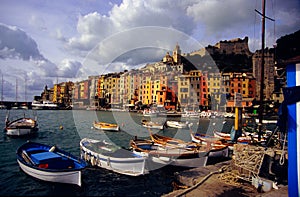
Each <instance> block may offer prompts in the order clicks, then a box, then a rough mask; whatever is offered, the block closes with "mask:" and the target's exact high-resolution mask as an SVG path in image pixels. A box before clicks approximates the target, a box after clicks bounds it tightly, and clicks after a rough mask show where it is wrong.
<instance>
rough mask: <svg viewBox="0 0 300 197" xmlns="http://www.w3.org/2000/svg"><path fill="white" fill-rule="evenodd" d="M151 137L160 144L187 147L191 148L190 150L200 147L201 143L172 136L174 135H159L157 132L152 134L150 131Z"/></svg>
mask: <svg viewBox="0 0 300 197" xmlns="http://www.w3.org/2000/svg"><path fill="white" fill-rule="evenodd" d="M150 139H151V141H152V142H154V143H156V144H160V145H163V146H168V147H176V148H185V149H190V150H193V149H197V148H199V145H198V144H197V143H194V142H185V141H183V140H181V139H176V138H172V137H168V136H162V135H158V134H157V133H156V134H152V133H151V132H150Z"/></svg>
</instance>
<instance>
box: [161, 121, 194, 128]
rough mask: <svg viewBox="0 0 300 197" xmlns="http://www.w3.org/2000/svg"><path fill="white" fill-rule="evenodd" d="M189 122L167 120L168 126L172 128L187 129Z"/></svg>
mask: <svg viewBox="0 0 300 197" xmlns="http://www.w3.org/2000/svg"><path fill="white" fill-rule="evenodd" d="M188 124H189V123H188V121H186V122H183V121H175V120H167V122H166V125H167V126H168V127H172V128H178V129H185V128H188Z"/></svg>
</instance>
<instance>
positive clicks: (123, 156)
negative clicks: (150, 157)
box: [80, 138, 149, 176]
mask: <svg viewBox="0 0 300 197" xmlns="http://www.w3.org/2000/svg"><path fill="white" fill-rule="evenodd" d="M80 149H81V157H82V158H84V159H85V160H86V161H88V162H89V163H90V164H91V165H92V166H98V167H100V168H105V169H107V170H111V171H114V172H117V173H120V174H124V175H129V176H139V175H144V174H148V173H149V172H148V170H147V169H146V158H145V157H143V156H137V155H135V154H134V153H133V152H131V151H129V150H125V149H122V148H121V147H118V146H117V145H114V144H112V143H108V142H106V141H104V140H102V141H101V140H95V139H89V138H83V139H82V140H81V141H80Z"/></svg>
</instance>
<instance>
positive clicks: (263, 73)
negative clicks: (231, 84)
mask: <svg viewBox="0 0 300 197" xmlns="http://www.w3.org/2000/svg"><path fill="white" fill-rule="evenodd" d="M265 6H266V1H265V0H262V27H261V70H260V104H259V113H258V115H259V117H258V118H259V124H258V141H260V140H261V135H262V120H263V113H264V86H265V85H264V81H265V80H264V78H265V51H264V50H265V13H266V11H265Z"/></svg>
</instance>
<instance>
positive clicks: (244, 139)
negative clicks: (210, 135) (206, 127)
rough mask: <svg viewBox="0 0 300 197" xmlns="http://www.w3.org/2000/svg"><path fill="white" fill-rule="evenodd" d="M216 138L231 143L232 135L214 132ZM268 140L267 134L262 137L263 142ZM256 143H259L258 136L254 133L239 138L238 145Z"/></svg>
mask: <svg viewBox="0 0 300 197" xmlns="http://www.w3.org/2000/svg"><path fill="white" fill-rule="evenodd" d="M214 136H215V137H218V138H220V139H224V140H226V141H231V136H230V133H222V132H218V131H214ZM266 140H267V134H266V135H263V136H262V137H261V141H266ZM254 141H258V135H257V134H254V133H247V135H245V134H244V135H243V136H241V137H238V139H237V142H238V143H253V142H254Z"/></svg>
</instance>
